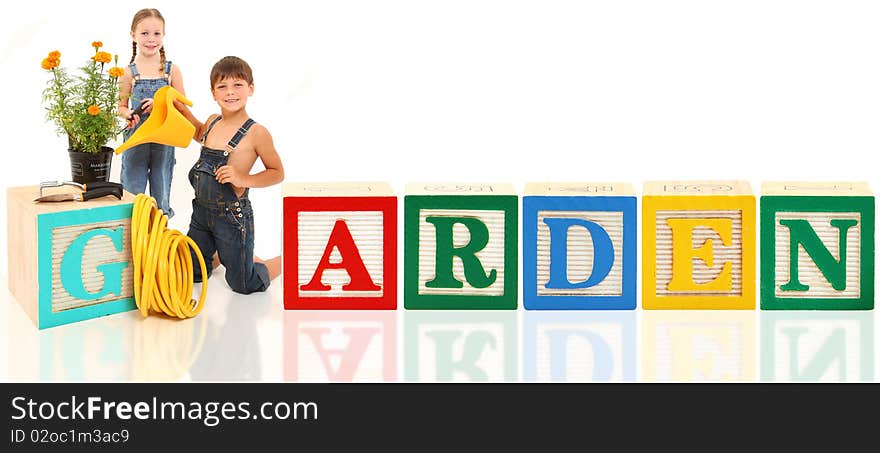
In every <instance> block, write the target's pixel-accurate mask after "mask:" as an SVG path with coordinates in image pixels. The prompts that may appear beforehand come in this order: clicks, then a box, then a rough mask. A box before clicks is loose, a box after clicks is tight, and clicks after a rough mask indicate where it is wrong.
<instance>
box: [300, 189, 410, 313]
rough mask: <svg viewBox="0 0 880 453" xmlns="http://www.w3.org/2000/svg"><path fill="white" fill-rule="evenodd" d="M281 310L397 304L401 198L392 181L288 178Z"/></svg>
mask: <svg viewBox="0 0 880 453" xmlns="http://www.w3.org/2000/svg"><path fill="white" fill-rule="evenodd" d="M283 195H284V245H283V249H284V258H283V264H284V308H285V309H287V310H294V309H304V310H318V309H349V310H394V309H395V308H397V198H396V197H395V196H394V192H393V190H392V189H391V186H389V185H388V184H387V183H383V182H364V183H357V182H351V183H301V184H285V185H284V186H283Z"/></svg>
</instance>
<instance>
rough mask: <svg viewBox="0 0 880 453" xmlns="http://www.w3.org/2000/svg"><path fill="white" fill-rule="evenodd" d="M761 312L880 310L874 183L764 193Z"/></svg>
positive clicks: (782, 185) (805, 185)
mask: <svg viewBox="0 0 880 453" xmlns="http://www.w3.org/2000/svg"><path fill="white" fill-rule="evenodd" d="M761 308H762V309H765V310H871V309H873V308H874V195H873V193H872V192H871V189H870V187H868V185H867V184H866V183H862V182H766V183H764V184H763V185H762V187H761Z"/></svg>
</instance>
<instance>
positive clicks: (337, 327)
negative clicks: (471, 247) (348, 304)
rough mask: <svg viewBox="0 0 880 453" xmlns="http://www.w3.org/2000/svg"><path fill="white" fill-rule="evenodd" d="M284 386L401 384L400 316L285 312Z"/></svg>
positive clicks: (358, 312) (366, 312)
mask: <svg viewBox="0 0 880 453" xmlns="http://www.w3.org/2000/svg"><path fill="white" fill-rule="evenodd" d="M284 380H285V381H300V382H326V381H330V382H353V381H357V382H393V381H396V380H397V314H396V313H395V312H393V311H330V310H328V311H287V312H285V313H284Z"/></svg>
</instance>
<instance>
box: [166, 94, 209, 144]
mask: <svg viewBox="0 0 880 453" xmlns="http://www.w3.org/2000/svg"><path fill="white" fill-rule="evenodd" d="M174 107H176V108H177V110H178V111H180V113H181V114H182V115H183V117H184V118H186V120H187V121H189V122H190V124H192V125H193V126H195V127H196V131H195V132H194V133H193V137H192V138H193V140H195V141H197V142H198V141H201V139H202V135H204V133H205V132H204V129H205V124H210V123H211V117H213V116H215V115H211V117H208V121H206V122H204V123H202V122H201V121H199V119H198V118H196V116H195V115H193V113H192V111H191V110H190V109H189V107H187V105H186V104H184V103H183V102H180V101H179V100H177V99H175V100H174Z"/></svg>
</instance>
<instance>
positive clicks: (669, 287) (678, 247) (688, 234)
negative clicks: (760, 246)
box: [642, 181, 755, 310]
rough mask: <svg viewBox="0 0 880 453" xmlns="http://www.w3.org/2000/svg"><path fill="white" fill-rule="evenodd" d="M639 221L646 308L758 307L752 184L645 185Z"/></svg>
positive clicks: (689, 182)
mask: <svg viewBox="0 0 880 453" xmlns="http://www.w3.org/2000/svg"><path fill="white" fill-rule="evenodd" d="M642 218H643V219H644V220H643V222H642V238H643V243H642V252H643V256H642V269H643V275H642V278H643V287H642V308H645V309H722V310H729V309H754V308H755V197H754V195H753V194H752V192H751V188H750V187H749V183H748V182H746V181H651V182H646V183H645V190H644V198H643V200H642Z"/></svg>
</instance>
